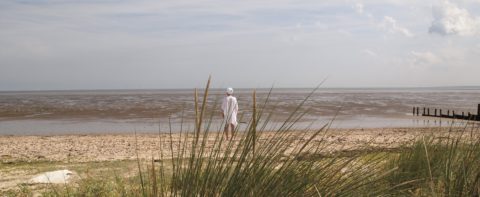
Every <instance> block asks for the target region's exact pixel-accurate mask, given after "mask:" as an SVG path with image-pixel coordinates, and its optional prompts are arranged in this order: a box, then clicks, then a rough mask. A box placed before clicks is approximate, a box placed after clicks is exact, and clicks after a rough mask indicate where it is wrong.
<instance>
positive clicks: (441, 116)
mask: <svg viewBox="0 0 480 197" xmlns="http://www.w3.org/2000/svg"><path fill="white" fill-rule="evenodd" d="M440 117H442V109H440Z"/></svg>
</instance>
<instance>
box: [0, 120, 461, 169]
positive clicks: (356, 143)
mask: <svg viewBox="0 0 480 197" xmlns="http://www.w3.org/2000/svg"><path fill="white" fill-rule="evenodd" d="M457 129H458V130H463V129H462V128H457ZM448 131H450V128H374V129H331V130H328V131H325V132H322V133H321V134H320V135H318V136H317V137H316V138H315V139H314V142H320V141H322V143H325V144H327V145H328V146H326V148H325V149H324V150H321V152H322V153H325V154H332V153H336V152H348V151H362V150H375V149H395V148H399V147H401V146H403V145H408V144H409V143H411V142H413V141H414V140H415V139H418V137H419V136H429V135H433V136H443V135H447V134H448ZM291 132H304V131H291ZM189 135H190V136H189V137H188V138H189V139H190V141H191V138H192V137H193V135H192V134H189ZM272 135H273V132H262V133H261V134H259V136H260V139H259V143H261V141H263V140H266V139H268V138H269V137H270V136H272ZM216 136H217V133H210V136H209V137H208V140H207V141H208V143H207V146H211V145H212V144H213V142H214V141H215V137H216ZM184 138H185V134H183V136H182V135H180V134H178V133H177V134H172V136H170V135H169V134H160V135H157V134H138V135H133V134H117V135H111V134H110V135H108V134H107V135H56V136H0V152H1V153H2V155H0V158H1V160H2V163H15V162H39V161H50V162H51V161H55V162H67V163H68V162H93V161H95V162H99V161H115V160H135V159H136V158H137V151H138V157H139V158H140V159H152V158H154V159H159V156H160V155H161V154H163V155H164V156H168V157H170V155H171V149H170V141H172V142H173V144H175V145H176V144H178V142H179V141H180V140H179V139H182V141H183V140H184ZM175 147H177V146H175ZM177 151H178V150H174V152H175V153H177Z"/></svg>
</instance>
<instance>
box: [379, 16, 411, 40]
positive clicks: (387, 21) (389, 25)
mask: <svg viewBox="0 0 480 197" xmlns="http://www.w3.org/2000/svg"><path fill="white" fill-rule="evenodd" d="M380 26H381V27H382V28H383V29H385V30H386V31H388V32H390V33H399V34H402V35H404V36H407V37H412V36H413V34H412V33H411V32H410V31H409V30H408V29H407V28H405V27H402V26H400V25H398V24H397V21H396V20H395V19H394V18H392V17H390V16H385V17H383V21H382V22H381V23H380Z"/></svg>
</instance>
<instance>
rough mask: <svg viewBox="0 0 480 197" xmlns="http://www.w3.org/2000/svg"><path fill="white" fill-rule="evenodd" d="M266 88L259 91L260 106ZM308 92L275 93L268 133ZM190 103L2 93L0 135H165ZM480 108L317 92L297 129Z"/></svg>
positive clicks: (472, 100) (456, 97) (471, 95)
mask: <svg viewBox="0 0 480 197" xmlns="http://www.w3.org/2000/svg"><path fill="white" fill-rule="evenodd" d="M268 91H269V90H266V89H260V90H257V101H258V106H259V107H262V106H263V103H264V101H265V99H266V98H267V94H268ZM310 91H311V89H274V90H273V92H272V94H271V95H270V97H269V101H268V102H267V105H266V107H265V111H264V112H265V113H266V114H269V113H272V114H273V116H272V118H271V120H270V124H269V128H270V127H271V129H275V125H278V124H280V123H282V122H283V121H284V120H285V119H286V118H287V117H288V116H289V115H290V114H291V113H292V112H293V111H294V110H295V109H296V107H297V106H298V105H299V104H300V103H301V102H302V101H303V100H304V99H305V97H306V96H307V95H308V94H309V93H310ZM251 93H252V90H250V89H239V90H237V91H236V92H235V96H236V97H237V99H238V101H239V106H240V113H241V114H240V115H239V116H242V115H243V118H244V120H248V119H249V118H250V117H251V108H252V106H251V102H252V98H251ZM202 96H203V95H199V97H200V98H202ZM222 96H223V93H222V91H219V90H213V91H212V92H210V94H209V99H208V102H207V103H208V109H207V112H210V113H209V114H207V117H211V118H212V123H213V125H214V128H217V129H218V128H219V127H220V126H219V123H217V122H219V119H220V116H219V102H220V100H221V98H222ZM193 100H194V97H193V90H98V91H36V92H0V134H3V135H12V134H14V135H25V134H29V135H30V134H33V135H50V134H84V133H133V132H135V131H137V132H149V133H150V132H158V131H159V130H160V132H168V131H169V130H170V128H169V126H168V122H169V120H170V122H171V123H172V124H171V129H172V131H173V132H178V131H179V130H180V128H182V129H183V130H191V129H192V128H191V127H193V124H191V120H193V117H194V111H193V109H194V102H193ZM478 103H480V88H390V89H388V88H387V89H386V88H383V89H378V88H377V89H375V88H370V89H368V88H363V89H360V88H357V89H320V90H318V91H317V92H315V93H314V94H313V95H312V96H311V97H310V98H309V99H308V100H307V101H306V102H305V104H304V106H303V107H302V108H301V109H300V112H303V111H305V110H308V113H307V114H306V116H305V117H304V118H302V119H301V120H300V122H299V123H298V124H297V126H298V127H300V129H301V128H304V127H306V126H308V125H310V124H311V123H312V122H314V123H313V124H312V126H311V127H312V128H318V127H320V126H322V125H323V124H325V123H327V122H328V121H330V120H332V119H333V118H334V117H335V121H334V124H333V127H336V128H375V127H424V126H446V125H449V123H448V120H443V121H442V123H443V124H442V125H440V120H439V119H435V118H423V117H414V116H412V115H411V113H412V107H413V106H419V107H424V106H425V107H431V108H432V109H433V108H442V109H444V110H445V111H444V113H446V110H447V109H449V110H455V111H456V113H457V114H458V113H461V112H462V111H463V112H465V113H468V112H470V113H473V114H476V113H477V104H478ZM211 113H213V116H210V114H211ZM431 113H433V110H431ZM182 117H183V121H184V122H186V124H184V125H183V126H181V124H180V122H181V121H182ZM264 117H265V116H264ZM159 124H160V126H159ZM245 125H246V124H245V123H242V124H240V127H245ZM188 127H190V128H188Z"/></svg>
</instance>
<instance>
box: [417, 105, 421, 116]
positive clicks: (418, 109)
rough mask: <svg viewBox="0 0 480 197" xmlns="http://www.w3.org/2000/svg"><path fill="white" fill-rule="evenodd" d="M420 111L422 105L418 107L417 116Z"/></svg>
mask: <svg viewBox="0 0 480 197" xmlns="http://www.w3.org/2000/svg"><path fill="white" fill-rule="evenodd" d="M419 111H420V107H417V116H418V114H419Z"/></svg>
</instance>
